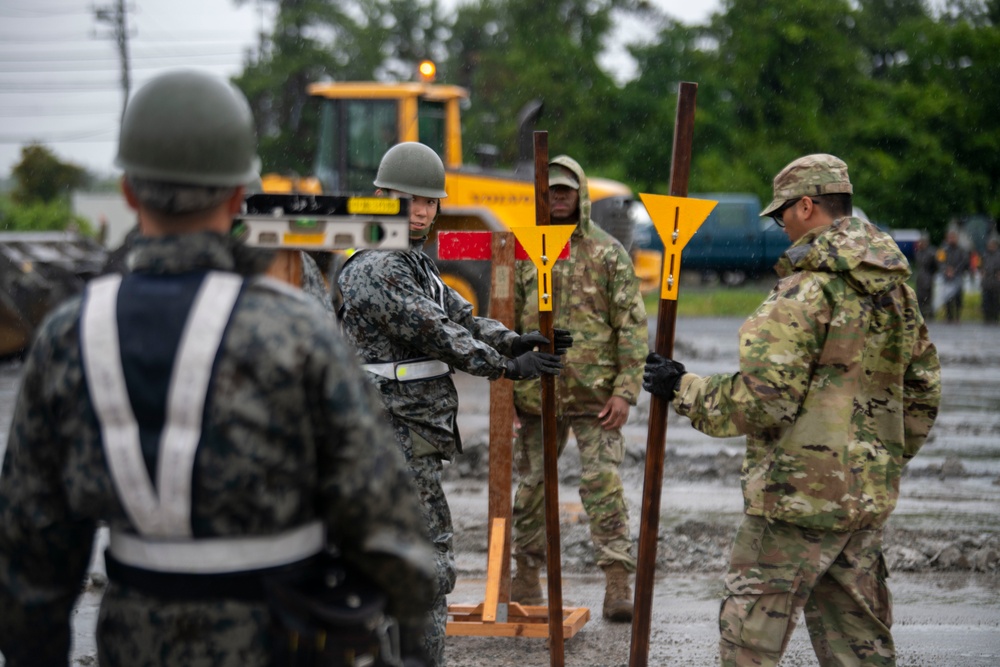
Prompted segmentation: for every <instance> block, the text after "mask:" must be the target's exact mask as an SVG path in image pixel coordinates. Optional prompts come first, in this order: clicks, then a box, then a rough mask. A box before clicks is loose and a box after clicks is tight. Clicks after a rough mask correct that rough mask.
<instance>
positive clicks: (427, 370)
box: [362, 359, 451, 382]
mask: <svg viewBox="0 0 1000 667" xmlns="http://www.w3.org/2000/svg"><path fill="white" fill-rule="evenodd" d="M362 368H363V369H365V370H366V371H368V372H369V373H372V374H373V375H378V376H379V377H384V378H389V379H390V380H398V381H399V382H415V381H417V380H429V379H431V378H437V377H442V376H445V375H448V374H449V373H451V366H449V365H448V364H446V363H444V362H443V361H438V360H437V359H423V360H417V359H413V360H410V361H388V362H385V363H381V364H364V365H363V366H362Z"/></svg>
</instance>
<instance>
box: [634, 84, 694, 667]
mask: <svg viewBox="0 0 1000 667" xmlns="http://www.w3.org/2000/svg"><path fill="white" fill-rule="evenodd" d="M697 92H698V84H696V83H690V82H682V83H681V84H680V88H679V93H678V97H677V117H676V120H675V123H674V145H673V156H672V159H671V167H670V195H671V196H673V197H686V196H687V192H688V176H689V175H690V171H691V146H692V140H693V137H694V110H695V98H696V95H697ZM699 224H700V223H699ZM665 247H666V246H665ZM674 261H675V256H674V255H671V256H670V257H669V262H668V257H667V253H666V252H664V258H663V271H664V276H667V272H670V278H671V280H672V279H673V277H674V275H675V274H678V273H679V271H680V253H679V252H678V253H677V254H676V266H674ZM664 282H666V279H665V280H664ZM672 287H674V288H676V285H673V284H672ZM662 291H663V290H661V300H660V307H659V313H658V315H657V322H656V339H655V340H656V342H655V350H656V352H657V353H658V354H662V355H663V356H666V357H672V356H673V352H674V330H675V325H676V323H677V300H676V292H674V297H675V298H673V299H666V298H663V297H664V295H663V294H662ZM668 407H669V402H668V401H667V400H666V399H664V398H661V397H659V396H655V395H654V396H652V397H651V398H650V407H649V430H648V433H647V439H646V468H645V476H644V479H643V491H642V518H641V520H640V524H639V553H638V565H637V568H636V574H635V611H634V617H633V619H632V645H631V654H630V656H629V667H646V665H647V664H648V662H649V633H650V623H651V617H652V607H653V580H654V577H655V575H656V547H657V542H658V538H659V530H660V492H661V490H662V483H663V463H664V458H665V448H666V439H667V408H668Z"/></svg>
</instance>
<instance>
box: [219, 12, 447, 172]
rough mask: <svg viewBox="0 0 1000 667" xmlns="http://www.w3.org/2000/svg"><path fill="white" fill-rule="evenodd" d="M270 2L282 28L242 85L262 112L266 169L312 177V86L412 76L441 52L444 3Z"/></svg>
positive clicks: (260, 128) (256, 111)
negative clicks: (418, 65) (441, 6)
mask: <svg viewBox="0 0 1000 667" xmlns="http://www.w3.org/2000/svg"><path fill="white" fill-rule="evenodd" d="M243 1H245V0H240V1H239V2H237V4H242V2H243ZM270 1H271V2H272V3H273V4H274V5H275V6H276V12H277V13H276V20H275V26H274V30H273V32H272V34H271V35H270V36H269V37H268V38H266V39H264V40H263V42H262V43H261V45H260V48H259V51H258V53H257V54H255V55H254V56H253V57H252V58H251V59H250V61H249V62H248V63H247V65H246V67H245V68H244V71H243V72H242V74H241V75H240V76H238V77H237V78H236V79H235V83H236V85H237V86H239V87H240V88H241V89H242V90H243V92H244V93H245V94H246V95H247V98H248V99H249V100H250V105H251V107H252V108H253V111H254V117H255V119H256V122H257V130H258V136H259V141H260V155H261V159H262V162H263V169H264V171H279V172H284V173H288V172H296V173H299V174H308V173H310V172H311V169H312V159H313V152H314V149H315V140H316V135H315V132H316V128H317V123H318V118H317V114H316V109H315V107H314V106H313V105H311V104H310V103H309V95H308V91H307V87H308V85H309V84H311V83H314V82H317V81H322V80H340V81H361V80H371V79H378V78H383V79H391V78H410V75H411V74H412V72H413V71H414V68H415V66H416V63H417V61H419V60H420V59H421V58H424V57H428V56H430V55H432V53H433V52H434V51H435V49H438V50H439V49H440V42H441V39H442V38H443V37H442V35H443V34H444V27H443V22H442V19H441V18H440V14H441V11H440V10H439V8H438V4H437V1H436V0H430V2H427V1H419V2H414V1H411V0H270Z"/></svg>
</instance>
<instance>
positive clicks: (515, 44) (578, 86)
mask: <svg viewBox="0 0 1000 667" xmlns="http://www.w3.org/2000/svg"><path fill="white" fill-rule="evenodd" d="M632 5H633V3H631V2H623V1H621V0H556V1H553V2H543V3H539V2H536V1H535V0H506V1H499V0H481V1H480V2H478V3H472V4H469V5H464V6H462V7H460V8H459V11H458V13H457V16H456V19H455V24H454V28H453V32H452V38H451V40H450V41H449V53H450V57H449V59H448V61H447V63H446V65H447V72H449V73H452V74H454V76H455V80H456V81H457V83H459V84H461V85H463V86H465V87H467V88H469V90H470V91H471V98H472V105H471V108H470V109H469V110H468V111H466V112H465V114H464V125H465V131H466V137H468V138H469V140H470V143H490V144H494V145H496V146H497V147H498V149H499V151H500V161H501V163H503V164H508V165H510V164H513V163H515V162H516V160H517V158H518V154H517V153H518V141H517V131H518V128H517V127H516V122H515V119H516V118H517V115H518V112H519V111H520V110H521V109H522V108H523V107H524V105H525V104H527V103H529V102H531V101H532V100H536V99H540V100H542V101H543V103H544V112H543V116H542V120H541V122H540V124H539V129H544V130H547V131H548V133H549V149H550V151H551V152H552V153H553V154H555V153H569V154H571V155H573V156H574V157H575V158H577V159H578V160H579V161H580V162H581V163H582V164H583V165H584V167H585V168H586V169H587V170H588V171H590V172H594V171H595V169H598V168H599V167H600V166H602V165H605V164H608V163H613V162H614V158H613V152H614V151H615V146H614V145H613V138H612V137H611V135H610V133H609V132H608V128H609V127H610V124H611V123H612V122H614V120H615V114H616V113H617V112H618V109H617V103H618V94H617V93H618V91H617V88H616V86H615V84H614V82H613V81H612V79H611V78H610V77H609V76H608V75H607V74H606V73H605V72H603V71H602V70H601V68H600V67H599V66H598V64H597V56H598V55H599V54H600V52H601V50H602V49H603V43H604V41H605V40H606V38H607V36H608V34H609V32H610V30H611V27H612V22H611V12H612V10H615V9H620V10H622V11H627V10H630V9H631V8H632Z"/></svg>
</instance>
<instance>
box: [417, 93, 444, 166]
mask: <svg viewBox="0 0 1000 667" xmlns="http://www.w3.org/2000/svg"><path fill="white" fill-rule="evenodd" d="M417 116H418V117H419V129H418V132H419V133H420V143H422V144H427V145H428V146H430V147H431V148H433V149H434V152H435V153H437V154H438V155H440V156H441V158H442V159H444V104H443V103H441V102H428V101H426V100H420V105H419V108H418V111H417Z"/></svg>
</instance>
